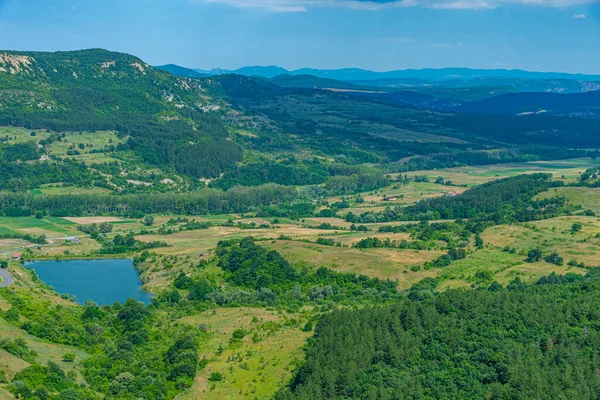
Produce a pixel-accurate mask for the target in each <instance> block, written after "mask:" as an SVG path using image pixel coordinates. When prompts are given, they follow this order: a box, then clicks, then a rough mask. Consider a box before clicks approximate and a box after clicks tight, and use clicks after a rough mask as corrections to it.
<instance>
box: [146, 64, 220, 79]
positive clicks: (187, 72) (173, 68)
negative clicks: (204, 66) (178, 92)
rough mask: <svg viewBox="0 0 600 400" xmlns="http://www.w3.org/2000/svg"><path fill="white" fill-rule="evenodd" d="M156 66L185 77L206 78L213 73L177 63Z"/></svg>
mask: <svg viewBox="0 0 600 400" xmlns="http://www.w3.org/2000/svg"><path fill="white" fill-rule="evenodd" d="M155 68H158V69H162V70H163V71H167V72H170V73H172V74H173V75H177V76H181V77H183V78H206V77H208V76H211V74H203V73H200V72H198V71H196V70H193V69H189V68H185V67H181V66H179V65H175V64H167V65H157V66H156V67H155Z"/></svg>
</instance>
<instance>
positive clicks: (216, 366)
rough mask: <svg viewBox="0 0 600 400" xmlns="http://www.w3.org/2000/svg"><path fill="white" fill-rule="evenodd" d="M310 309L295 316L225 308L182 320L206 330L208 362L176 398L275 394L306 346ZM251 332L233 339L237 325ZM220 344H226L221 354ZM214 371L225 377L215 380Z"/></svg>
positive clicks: (204, 345)
mask: <svg viewBox="0 0 600 400" xmlns="http://www.w3.org/2000/svg"><path fill="white" fill-rule="evenodd" d="M309 315H310V313H305V314H301V315H290V314H287V313H281V312H277V311H274V310H269V309H263V308H248V307H242V308H224V309H217V310H213V311H206V312H203V313H201V314H199V315H194V316H192V317H185V318H182V319H180V320H179V321H178V322H179V323H184V324H191V325H194V326H197V327H199V329H201V330H204V331H206V332H205V334H204V335H203V337H204V339H203V340H202V343H201V345H200V348H201V349H202V350H201V353H200V358H201V359H202V358H206V360H208V361H209V363H208V365H207V366H206V367H205V368H204V369H202V370H201V371H200V373H199V374H198V376H197V377H196V380H195V381H194V385H193V387H192V388H191V389H189V390H188V391H186V392H184V393H183V394H181V395H180V396H178V397H177V398H178V399H179V400H187V399H190V400H192V399H199V398H202V399H239V398H246V397H247V398H251V399H255V398H258V399H265V398H270V397H271V396H273V395H274V394H275V392H276V391H277V390H278V389H279V388H280V387H281V386H282V385H283V384H284V383H285V382H287V381H288V380H289V379H290V377H291V376H292V371H293V369H294V366H295V365H296V363H297V362H298V360H300V359H301V358H302V355H303V352H302V350H301V348H302V346H303V345H304V343H305V341H306V339H307V338H308V337H309V336H310V335H311V334H312V332H303V331H302V330H300V329H299V327H300V326H301V325H303V323H304V322H305V320H306V319H307V318H308V317H309ZM240 328H241V329H244V330H245V331H246V332H247V333H246V336H245V337H244V338H243V339H241V340H239V341H232V340H231V338H232V333H233V331H234V330H236V329H240ZM219 347H221V348H222V349H223V351H222V353H221V354H219ZM214 372H218V373H221V374H223V377H224V378H223V380H222V381H219V382H211V381H210V380H209V378H210V375H211V374H212V373H214Z"/></svg>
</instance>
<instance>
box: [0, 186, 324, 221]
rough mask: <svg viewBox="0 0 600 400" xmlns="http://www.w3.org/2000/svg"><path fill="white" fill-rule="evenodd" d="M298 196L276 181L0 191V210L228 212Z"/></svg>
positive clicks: (132, 213)
mask: <svg viewBox="0 0 600 400" xmlns="http://www.w3.org/2000/svg"><path fill="white" fill-rule="evenodd" d="M297 196H298V192H297V190H296V189H295V188H292V187H285V186H280V185H275V184H267V185H263V186H258V187H236V188H233V189H230V190H228V191H227V192H223V191H220V190H216V189H206V190H202V191H199V192H194V193H187V194H185V195H182V194H175V193H160V194H159V193H156V194H139V195H124V196H114V195H100V194H94V195H87V194H81V195H32V194H28V193H9V192H0V211H1V212H6V210H20V212H21V213H22V214H23V215H31V214H32V213H36V212H38V211H44V212H46V213H48V214H50V215H53V216H80V215H98V214H116V215H125V216H131V217H135V218H142V217H143V216H144V215H146V214H151V213H172V214H183V215H204V214H225V213H244V212H248V211H253V210H257V209H258V208H260V207H266V206H269V205H272V204H282V203H283V204H286V207H293V206H290V205H289V203H290V202H291V201H293V200H295V199H296V198H297ZM313 207H314V206H313ZM310 215H312V210H311V213H310Z"/></svg>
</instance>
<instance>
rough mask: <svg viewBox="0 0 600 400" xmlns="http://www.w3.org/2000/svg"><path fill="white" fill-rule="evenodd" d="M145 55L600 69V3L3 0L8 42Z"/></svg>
mask: <svg viewBox="0 0 600 400" xmlns="http://www.w3.org/2000/svg"><path fill="white" fill-rule="evenodd" d="M93 47H101V48H106V49H109V50H114V51H122V52H127V53H132V54H135V55H137V56H139V57H141V58H143V59H144V60H145V61H147V62H148V63H151V64H154V65H157V64H166V63H175V64H180V65H183V66H187V67H192V68H203V69H209V68H217V67H219V68H228V69H232V68H238V67H241V66H246V65H280V66H283V67H286V68H289V69H295V68H301V67H313V68H346V67H359V68H367V69H372V70H378V71H382V70H392V69H405V68H424V67H434V68H437V67H450V66H461V67H462V66H465V67H473V68H522V69H528V70H538V71H541V70H543V71H566V72H583V73H600V50H599V49H600V0H593V1H590V0H402V1H396V0H377V1H367V0H102V1H98V0H0V48H2V49H12V50H16V49H18V50H69V49H81V48H93Z"/></svg>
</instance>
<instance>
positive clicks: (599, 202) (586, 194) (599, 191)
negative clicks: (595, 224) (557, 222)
mask: <svg viewBox="0 0 600 400" xmlns="http://www.w3.org/2000/svg"><path fill="white" fill-rule="evenodd" d="M556 196H560V197H566V198H567V199H568V200H569V203H571V204H573V205H576V206H581V207H582V208H583V209H584V210H593V211H595V212H600V188H587V187H559V188H554V189H551V190H549V191H547V192H543V193H540V194H539V195H537V199H546V198H550V197H556Z"/></svg>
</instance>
